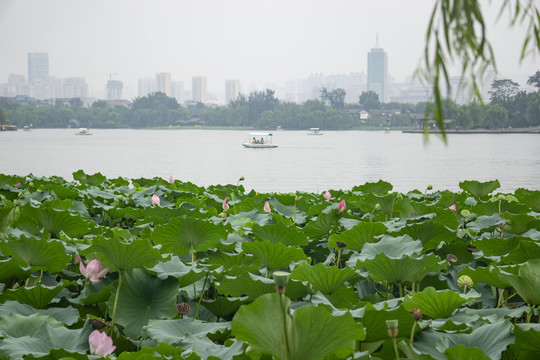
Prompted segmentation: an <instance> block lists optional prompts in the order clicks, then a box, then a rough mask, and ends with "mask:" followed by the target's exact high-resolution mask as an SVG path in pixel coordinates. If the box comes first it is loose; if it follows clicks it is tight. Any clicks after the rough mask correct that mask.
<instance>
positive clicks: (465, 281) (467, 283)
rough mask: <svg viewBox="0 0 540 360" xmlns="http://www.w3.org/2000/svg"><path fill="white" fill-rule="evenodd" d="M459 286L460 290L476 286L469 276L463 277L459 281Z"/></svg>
mask: <svg viewBox="0 0 540 360" xmlns="http://www.w3.org/2000/svg"><path fill="white" fill-rule="evenodd" d="M457 284H458V286H459V288H460V289H462V290H463V289H465V287H467V288H469V289H470V288H472V287H473V286H474V282H473V280H472V279H471V277H470V276H467V275H461V276H460V277H459V278H458V279H457Z"/></svg>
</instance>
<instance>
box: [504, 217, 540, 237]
mask: <svg viewBox="0 0 540 360" xmlns="http://www.w3.org/2000/svg"><path fill="white" fill-rule="evenodd" d="M503 215H504V217H505V219H506V220H505V224H504V225H503V230H504V231H506V232H509V233H511V234H516V235H521V234H524V233H526V232H527V231H529V230H530V229H540V219H537V218H536V217H534V216H531V215H527V214H524V213H522V214H510V213H508V212H506V213H504V214H503Z"/></svg>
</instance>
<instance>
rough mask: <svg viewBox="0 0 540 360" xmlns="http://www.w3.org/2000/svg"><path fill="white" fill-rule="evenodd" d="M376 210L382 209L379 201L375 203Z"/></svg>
mask: <svg viewBox="0 0 540 360" xmlns="http://www.w3.org/2000/svg"><path fill="white" fill-rule="evenodd" d="M375 210H376V211H379V210H381V204H379V203H377V204H375Z"/></svg>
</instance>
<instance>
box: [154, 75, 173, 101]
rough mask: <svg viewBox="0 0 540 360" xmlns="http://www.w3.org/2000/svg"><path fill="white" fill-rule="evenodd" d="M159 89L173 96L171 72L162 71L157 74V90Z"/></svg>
mask: <svg viewBox="0 0 540 360" xmlns="http://www.w3.org/2000/svg"><path fill="white" fill-rule="evenodd" d="M158 91H159V92H162V93H164V94H165V95H167V96H171V73H168V72H162V73H157V74H156V92H158Z"/></svg>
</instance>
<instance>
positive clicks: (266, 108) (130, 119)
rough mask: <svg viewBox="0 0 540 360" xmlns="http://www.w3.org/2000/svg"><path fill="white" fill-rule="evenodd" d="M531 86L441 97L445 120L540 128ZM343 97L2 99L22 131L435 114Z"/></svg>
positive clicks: (409, 122) (293, 124) (372, 120)
mask: <svg viewBox="0 0 540 360" xmlns="http://www.w3.org/2000/svg"><path fill="white" fill-rule="evenodd" d="M527 84H528V85H531V86H534V87H536V88H537V89H538V91H536V92H534V93H526V92H525V91H522V90H520V88H519V84H517V83H515V82H513V81H512V80H510V79H504V80H495V81H494V82H493V84H492V87H491V91H490V102H489V104H487V105H484V104H480V103H478V102H476V101H473V102H471V103H469V104H467V105H463V106H459V105H457V104H456V103H455V102H454V101H452V100H450V99H445V100H443V101H442V107H443V114H444V118H445V119H452V120H453V122H452V123H450V124H449V125H448V128H456V127H457V128H463V129H480V128H485V129H496V128H505V127H513V128H522V127H529V126H540V70H539V71H537V72H536V73H535V74H534V75H532V76H531V77H529V79H528V81H527ZM345 96H346V92H345V90H343V89H334V90H329V89H327V88H322V90H321V94H320V100H319V99H316V100H308V101H306V102H304V103H303V104H295V103H289V102H283V101H280V100H279V99H277V98H276V97H275V93H274V91H273V90H270V89H266V90H264V91H253V92H251V93H250V94H249V95H247V96H246V95H244V94H241V95H240V96H239V97H238V98H237V99H236V100H234V101H232V102H231V103H230V104H228V106H222V107H215V108H214V107H207V106H205V105H204V104H202V103H197V104H195V105H194V106H190V107H187V108H186V107H181V106H180V105H179V104H178V102H177V101H176V99H174V98H170V97H168V96H166V95H165V94H164V93H160V92H157V93H153V94H150V95H148V96H143V97H138V98H135V99H134V100H133V103H132V105H131V108H126V107H124V106H115V107H112V106H111V105H109V103H107V102H106V101H104V100H99V101H96V102H94V103H93V104H92V106H91V107H89V108H85V107H83V106H82V105H83V104H82V102H81V100H80V99H70V100H69V102H67V103H66V102H64V101H57V102H56V103H55V104H53V105H39V106H38V105H34V104H20V103H17V102H14V101H12V100H10V99H7V98H0V123H2V124H13V125H17V126H18V127H23V126H28V125H30V124H32V126H33V127H35V128H65V127H68V126H71V127H89V128H150V127H169V126H177V125H189V124H194V123H195V122H193V120H194V119H202V120H203V121H204V123H205V124H206V126H214V127H246V128H257V129H275V128H276V127H277V126H281V127H283V128H284V129H308V128H310V127H318V128H321V129H326V130H349V129H361V128H363V127H366V126H400V127H411V126H418V119H417V117H422V118H425V119H430V118H432V117H433V113H434V111H435V105H434V103H432V102H422V103H418V104H416V105H411V104H402V103H397V102H390V103H381V102H380V101H379V98H378V95H377V94H376V93H375V92H373V91H366V92H362V94H361V95H360V97H359V99H358V103H356V104H345ZM360 109H365V110H368V111H369V112H370V114H369V119H367V120H365V121H364V120H360V117H359V115H358V110H360Z"/></svg>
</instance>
